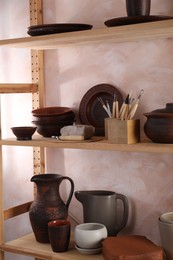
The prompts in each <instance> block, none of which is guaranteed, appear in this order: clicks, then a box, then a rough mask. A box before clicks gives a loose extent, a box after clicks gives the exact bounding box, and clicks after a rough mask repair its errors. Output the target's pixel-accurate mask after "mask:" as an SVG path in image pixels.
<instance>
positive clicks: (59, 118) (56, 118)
mask: <svg viewBox="0 0 173 260" xmlns="http://www.w3.org/2000/svg"><path fill="white" fill-rule="evenodd" d="M74 119H75V113H74V112H73V111H70V112H68V113H65V114H62V115H47V116H39V115H38V116H34V121H38V122H42V123H59V122H63V121H70V120H74Z"/></svg>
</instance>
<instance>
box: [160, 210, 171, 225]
mask: <svg viewBox="0 0 173 260" xmlns="http://www.w3.org/2000/svg"><path fill="white" fill-rule="evenodd" d="M159 219H160V221H162V222H165V223H169V224H173V212H166V213H163V214H162V215H161V216H160V218H159Z"/></svg>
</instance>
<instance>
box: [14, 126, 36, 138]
mask: <svg viewBox="0 0 173 260" xmlns="http://www.w3.org/2000/svg"><path fill="white" fill-rule="evenodd" d="M36 129H37V127H33V126H16V127H11V130H12V132H13V134H14V135H15V136H16V138H17V140H31V139H32V135H33V134H34V133H35V131H36Z"/></svg>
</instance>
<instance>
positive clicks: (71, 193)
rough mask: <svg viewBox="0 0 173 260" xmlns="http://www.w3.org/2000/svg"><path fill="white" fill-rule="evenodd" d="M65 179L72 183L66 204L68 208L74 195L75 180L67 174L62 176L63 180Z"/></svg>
mask: <svg viewBox="0 0 173 260" xmlns="http://www.w3.org/2000/svg"><path fill="white" fill-rule="evenodd" d="M65 179H66V180H69V182H70V184H71V189H70V193H69V196H68V199H67V202H66V204H65V206H66V207H67V209H68V207H69V204H70V201H71V199H72V196H73V192H74V182H73V180H72V179H71V178H69V177H67V176H63V177H62V180H65Z"/></svg>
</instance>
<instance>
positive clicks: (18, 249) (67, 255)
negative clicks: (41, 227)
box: [0, 234, 104, 260]
mask: <svg viewBox="0 0 173 260" xmlns="http://www.w3.org/2000/svg"><path fill="white" fill-rule="evenodd" d="M0 250H2V251H6V252H11V253H18V254H23V255H29V256H34V257H38V258H41V259H48V260H49V259H50V260H55V259H56V260H67V259H71V260H81V259H82V260H90V259H91V255H84V254H80V253H79V252H77V250H76V249H75V247H74V242H73V241H71V243H70V246H69V250H68V251H67V252H64V253H54V252H53V251H52V249H51V246H50V244H42V243H38V242H37V241H36V240H35V237H34V235H33V234H28V235H26V236H24V237H21V238H19V239H16V240H13V241H11V242H8V243H5V244H3V245H0ZM92 259H93V260H94V259H99V260H102V259H104V258H103V256H102V254H98V255H92Z"/></svg>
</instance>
